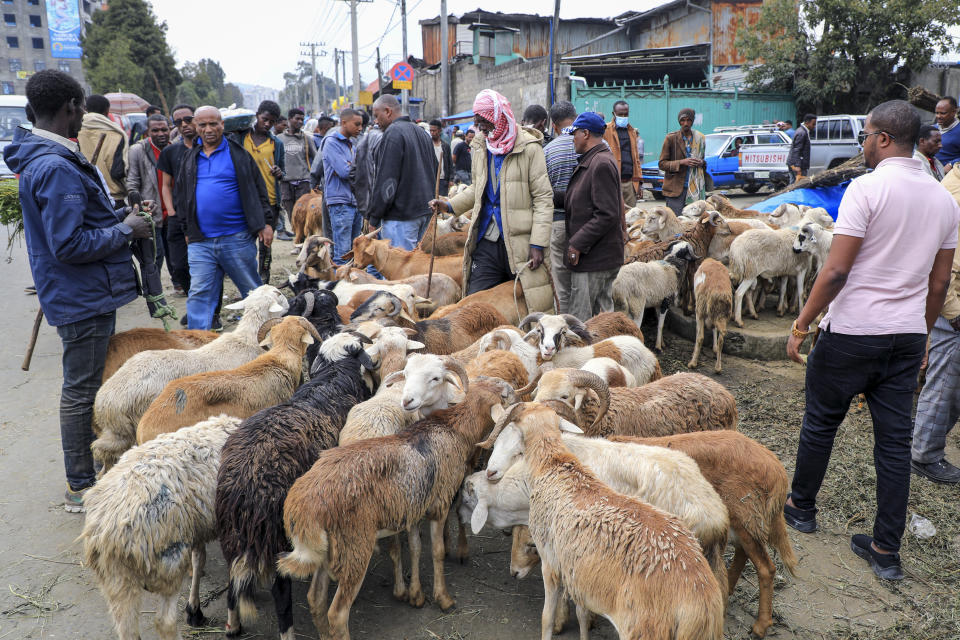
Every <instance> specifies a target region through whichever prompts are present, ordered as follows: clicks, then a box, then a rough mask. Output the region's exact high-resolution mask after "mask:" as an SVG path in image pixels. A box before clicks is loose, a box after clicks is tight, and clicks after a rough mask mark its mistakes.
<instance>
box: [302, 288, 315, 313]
mask: <svg viewBox="0 0 960 640" xmlns="http://www.w3.org/2000/svg"><path fill="white" fill-rule="evenodd" d="M303 299H304V300H305V301H306V303H307V306H306V308H305V309H304V310H303V317H304V318H309V317H310V316H312V315H313V307H314V305H315V304H316V303H317V297H316V295H315V294H314V293H313V291H305V292H304V294H303Z"/></svg>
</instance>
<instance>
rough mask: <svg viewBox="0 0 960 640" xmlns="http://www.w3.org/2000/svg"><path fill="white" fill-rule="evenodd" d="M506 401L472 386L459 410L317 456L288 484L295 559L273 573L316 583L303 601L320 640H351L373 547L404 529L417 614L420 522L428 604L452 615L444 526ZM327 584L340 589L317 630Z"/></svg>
mask: <svg viewBox="0 0 960 640" xmlns="http://www.w3.org/2000/svg"><path fill="white" fill-rule="evenodd" d="M513 400H514V393H513V390H512V389H511V388H510V387H509V386H508V385H507V384H506V383H504V382H503V381H501V380H496V379H487V378H479V379H476V380H474V381H473V382H472V384H471V385H470V389H469V393H468V394H467V395H466V397H465V398H464V400H463V402H461V403H459V404H457V405H455V406H453V407H451V408H449V409H445V410H443V411H438V412H436V413H434V414H432V415H430V416H428V417H426V418H424V419H422V420H419V421H418V422H416V423H414V424H413V425H411V426H410V427H409V428H407V429H405V430H404V431H402V432H400V433H397V434H395V435H392V436H387V437H383V438H374V439H371V440H363V441H360V442H354V443H352V444H348V445H346V446H342V447H337V448H335V449H330V450H328V451H324V452H323V453H321V454H320V456H319V458H318V459H317V462H316V463H315V464H314V465H313V467H312V468H311V469H310V471H308V472H307V473H305V474H304V475H303V476H301V477H300V478H299V479H298V480H297V481H296V482H295V483H294V485H293V487H292V488H291V489H290V492H289V494H288V495H287V499H286V503H285V505H284V524H285V526H286V530H287V534H288V536H289V538H290V541H291V542H292V543H293V551H292V552H291V553H289V554H286V555H284V556H281V558H280V560H279V561H278V562H277V567H278V570H279V571H280V573H281V574H283V575H288V576H299V577H302V576H307V575H310V574H311V573H314V572H317V575H318V576H320V577H319V579H316V578H315V580H314V585H317V584H318V582H319V587H318V589H317V590H316V591H314V590H313V589H311V595H313V596H314V597H312V598H310V599H309V601H310V609H311V612H312V613H313V616H314V622H315V623H317V627H318V630H319V631H320V634H321V636H323V637H327V636H328V635H330V636H332V637H334V638H340V639H347V638H349V637H350V634H349V631H348V622H349V616H350V607H351V605H352V604H353V601H354V599H355V598H356V596H357V593H358V592H359V590H360V585H361V583H362V581H363V576H364V574H365V573H366V569H367V564H368V563H369V560H370V556H371V554H372V553H373V548H374V545H375V544H376V539H377V537H382V536H384V535H392V534H393V533H396V532H398V531H400V530H402V529H407V531H408V536H409V540H410V562H411V569H412V571H411V576H410V588H409V591H408V592H407V596H408V599H409V601H410V603H411V604H412V605H414V606H417V607H420V606H423V604H424V595H423V590H422V587H421V585H420V565H419V561H420V530H419V522H420V520H422V519H424V518H427V519H428V520H430V531H431V538H432V542H433V544H432V556H433V566H434V583H433V596H434V601H435V602H437V604H438V605H439V606H440V608H441V609H443V610H448V609H450V608H451V607H453V606H454V600H453V598H452V597H451V596H450V594H449V592H448V591H447V586H446V580H445V578H444V574H443V556H444V543H443V525H444V523H445V522H446V519H447V512H448V510H449V508H450V504H451V502H452V501H453V498H454V497H455V496H456V494H457V490H458V489H459V487H460V484H461V482H462V481H463V477H464V469H465V465H466V462H467V460H468V458H469V457H470V456H471V455H473V453H474V449H475V446H476V443H477V442H478V441H479V440H480V439H481V438H483V437H484V436H485V435H486V434H487V433H489V431H490V429H491V427H492V426H493V420H492V418H491V415H492V414H496V415H499V413H502V407H503V406H504V405H507V404H510V403H512V402H513ZM498 411H499V413H497V412H498ZM411 488H412V489H413V490H411ZM321 496H322V499H321ZM330 577H332V578H334V579H335V580H337V581H338V582H339V584H338V587H337V594H336V596H335V597H334V599H333V603H332V604H331V605H330V609H329V611H328V612H327V616H326V621H324V620H323V619H322V608H323V607H324V606H326V603H327V597H326V595H327V594H326V591H327V586H328V584H329V582H328V581H329V578H330Z"/></svg>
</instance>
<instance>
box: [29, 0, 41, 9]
mask: <svg viewBox="0 0 960 640" xmlns="http://www.w3.org/2000/svg"><path fill="white" fill-rule="evenodd" d="M27 4H30V5H33V6H35V7H39V6H40V0H27Z"/></svg>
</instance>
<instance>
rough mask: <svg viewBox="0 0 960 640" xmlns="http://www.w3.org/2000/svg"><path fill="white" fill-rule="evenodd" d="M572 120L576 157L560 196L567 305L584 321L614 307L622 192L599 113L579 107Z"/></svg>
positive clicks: (621, 240)
mask: <svg viewBox="0 0 960 640" xmlns="http://www.w3.org/2000/svg"><path fill="white" fill-rule="evenodd" d="M571 126H572V128H573V146H574V149H575V150H576V152H577V153H579V154H580V159H579V161H578V163H577V168H576V169H574V171H573V176H572V177H571V178H570V184H569V185H568V186H567V194H566V196H565V197H564V201H563V208H564V211H565V212H566V215H567V220H566V222H567V237H568V238H569V241H568V243H567V250H566V253H565V255H564V263H565V264H566V266H567V268H568V269H570V272H571V273H570V302H569V306H568V311H569V313H571V314H572V315H574V316H576V317H577V318H580V319H581V320H583V321H587V320H589V319H590V318H591V317H593V316H595V315H597V314H598V313H600V312H602V311H613V296H612V295H611V294H612V291H613V281H614V280H615V279H616V277H617V273H618V272H619V271H620V267H621V266H623V243H624V233H625V229H624V220H623V196H622V194H621V191H620V172H619V171H618V170H617V163H616V159H615V158H614V156H613V153H611V152H610V150H609V149H608V148H607V145H605V144H603V133H604V131H606V128H607V126H606V123H605V122H604V121H603V118H601V117H600V116H599V115H597V114H596V113H593V112H587V113H581V114H580V115H579V116H577V119H576V120H574V121H573V124H572V125H571Z"/></svg>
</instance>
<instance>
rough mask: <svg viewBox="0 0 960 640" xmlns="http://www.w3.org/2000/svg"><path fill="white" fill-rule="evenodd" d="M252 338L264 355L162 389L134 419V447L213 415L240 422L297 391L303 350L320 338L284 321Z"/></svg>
mask: <svg viewBox="0 0 960 640" xmlns="http://www.w3.org/2000/svg"><path fill="white" fill-rule="evenodd" d="M268 332H269V333H268ZM258 338H260V345H261V346H264V347H268V348H270V351H268V352H267V353H265V354H263V355H262V356H260V357H258V358H256V359H255V360H252V361H250V362H248V363H246V364H242V365H240V366H239V367H237V368H236V369H229V370H226V371H209V372H205V373H196V374H194V375H192V376H187V377H185V378H178V379H176V380H173V381H171V382H170V383H168V384H167V386H166V387H164V389H163V391H161V392H160V395H159V396H157V399H156V400H154V401H153V403H152V404H151V405H150V408H149V409H147V411H146V412H145V413H144V414H143V417H142V418H140V423H139V424H138V425H137V444H143V443H144V442H147V441H149V440H152V439H154V438H155V437H157V435H158V434H160V433H168V432H170V431H176V430H177V429H179V428H181V427H186V426H188V425H191V424H195V423H197V422H199V421H200V420H204V419H206V418H208V417H210V416H213V415H217V414H218V413H224V414H226V415H231V416H236V417H238V418H246V417H247V416H249V415H252V414H254V413H256V412H257V411H259V410H261V409H265V408H266V407H270V406H273V405H275V404H277V403H279V402H283V401H284V400H286V399H288V398H289V397H290V396H291V395H292V394H293V392H294V391H295V390H296V388H297V387H298V386H299V385H300V379H301V377H302V376H303V356H304V354H305V353H306V350H307V347H308V346H309V345H311V344H313V343H314V342H315V341H316V342H320V340H321V338H320V334H319V333H317V330H316V329H314V328H313V325H312V324H310V323H309V322H308V321H307V320H306V319H305V318H302V317H300V316H290V317H287V318H284V319H283V320H280V319H274V320H268V321H267V322H265V323H264V324H263V326H262V327H261V328H260V334H259V336H258Z"/></svg>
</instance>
